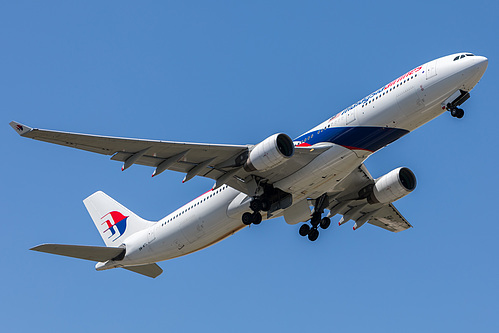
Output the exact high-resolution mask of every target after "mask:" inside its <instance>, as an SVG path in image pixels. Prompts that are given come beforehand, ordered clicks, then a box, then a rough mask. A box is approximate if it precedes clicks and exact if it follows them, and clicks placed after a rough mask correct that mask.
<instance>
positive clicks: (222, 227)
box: [10, 52, 488, 277]
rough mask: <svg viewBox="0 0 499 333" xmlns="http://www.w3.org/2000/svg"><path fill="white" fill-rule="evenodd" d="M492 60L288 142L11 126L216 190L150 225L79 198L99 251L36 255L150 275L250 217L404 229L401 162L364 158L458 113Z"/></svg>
mask: <svg viewBox="0 0 499 333" xmlns="http://www.w3.org/2000/svg"><path fill="white" fill-rule="evenodd" d="M487 64H488V60H487V58H485V57H482V56H475V55H473V54H471V53H467V52H464V53H458V54H453V55H449V56H445V57H442V58H438V59H436V60H433V61H430V62H428V63H426V64H424V65H421V66H418V67H416V68H414V69H413V70H411V71H409V72H408V73H406V74H404V75H402V76H400V77H399V78H397V79H395V80H393V81H392V82H390V83H388V84H387V85H385V86H383V87H381V88H380V89H378V90H376V91H375V92H373V93H372V94H370V95H368V96H366V97H365V98H363V99H361V100H360V101H358V102H357V103H355V104H353V105H352V106H350V107H348V108H346V109H345V110H343V111H341V112H339V113H338V114H336V115H334V116H333V117H331V118H329V119H327V120H326V121H324V122H323V123H321V124H319V125H317V126H316V127H314V128H312V129H311V130H309V131H307V132H306V133H304V134H302V135H300V136H299V137H297V138H296V139H294V140H292V139H291V138H290V137H289V136H288V135H286V134H284V133H277V134H274V135H271V136H269V137H268V138H267V139H265V140H263V141H262V142H260V143H258V144H256V145H220V144H202V143H188V142H172V141H154V140H141V139H128V138H117V137H108V136H97V135H87V134H77V133H68V132H59V131H49V130H42V129H35V128H31V127H29V126H26V125H23V124H20V123H17V122H11V123H10V125H11V126H12V128H14V130H15V131H16V132H18V133H19V134H20V135H21V136H23V137H26V138H32V139H35V140H40V141H46V142H50V143H55V144H59V145H63V146H69V147H73V148H77V149H82V150H87V151H91V152H94V153H99V154H104V155H110V156H112V157H111V159H112V160H115V161H121V162H123V167H122V170H125V169H127V168H129V167H130V166H132V165H133V164H140V165H146V166H150V167H153V168H155V169H154V172H153V176H157V175H159V174H160V173H162V172H163V171H165V170H173V171H178V172H183V173H185V174H186V175H185V178H184V180H183V181H184V182H185V181H188V180H190V179H192V178H193V177H195V176H201V177H208V178H211V179H213V180H214V181H215V184H214V186H213V188H212V189H211V190H210V191H208V192H206V193H205V194H203V195H201V196H199V197H198V198H196V199H194V200H192V201H191V202H189V203H187V204H186V205H184V206H182V207H180V208H179V209H177V210H176V211H174V212H173V213H171V214H169V215H168V216H166V217H165V218H163V219H161V220H159V221H157V222H151V221H146V220H144V219H142V218H140V217H139V216H137V215H136V214H134V213H133V212H132V211H130V210H129V209H127V208H125V207H124V206H122V205H121V204H119V203H118V202H116V201H115V200H113V199H112V198H110V197H109V196H107V195H106V194H104V193H103V192H100V191H99V192H96V193H94V194H92V195H91V196H89V197H88V198H86V199H85V200H84V201H83V202H84V204H85V206H86V208H87V210H88V212H89V213H90V216H91V217H92V220H93V221H94V223H95V226H96V227H97V230H98V231H99V233H100V235H101V236H102V239H103V240H104V242H105V244H106V246H105V247H104V246H79V245H63V244H43V245H39V246H36V247H34V248H33V249H32V250H35V251H41V252H47V253H53V254H58V255H64V256H69V257H75V258H81V259H87V260H92V261H96V262H97V264H96V269H97V270H106V269H111V268H117V267H121V268H125V269H127V270H130V271H134V272H137V273H140V274H143V275H146V276H150V277H156V276H158V275H159V274H161V273H162V269H161V268H160V267H159V266H158V265H157V264H156V263H157V262H159V261H163V260H168V259H172V258H176V257H180V256H183V255H186V254H189V253H192V252H195V251H198V250H201V249H203V248H206V247H208V246H210V245H213V244H215V243H217V242H219V241H221V240H223V239H224V238H226V237H228V236H230V235H233V234H234V233H235V232H237V231H239V230H241V229H242V228H244V227H245V226H248V225H250V224H259V223H260V222H262V220H269V219H272V218H276V217H280V216H283V217H284V220H285V221H286V222H287V223H288V224H291V225H294V224H298V223H302V224H301V226H300V228H299V233H300V235H302V236H304V237H307V238H308V239H309V240H310V241H315V240H317V238H318V236H319V230H320V229H323V230H324V229H327V228H328V227H329V225H330V223H331V220H330V218H331V217H332V216H334V215H336V214H340V215H342V217H341V219H340V221H339V224H340V225H342V224H344V223H346V222H348V221H350V220H353V221H354V227H353V229H354V230H355V229H358V228H360V227H362V226H363V225H364V224H366V223H369V224H371V225H375V226H378V227H381V228H383V229H386V230H389V231H392V232H399V231H402V230H406V229H408V228H410V227H411V225H410V224H409V222H407V220H406V219H405V218H404V217H403V216H402V214H400V213H399V211H398V210H397V209H396V208H395V207H394V206H393V202H394V201H396V200H398V199H400V198H402V197H404V196H406V195H407V194H409V193H410V192H412V191H413V190H414V188H415V187H416V178H415V176H414V174H413V172H412V171H411V170H410V169H408V168H406V167H399V168H396V169H394V170H392V171H391V172H388V173H387V174H385V175H384V176H381V177H379V178H377V179H374V178H373V177H372V176H371V175H370V174H369V172H368V171H367V169H366V168H365V166H364V164H363V163H364V161H365V160H366V159H367V158H368V157H369V156H370V155H371V154H373V153H374V152H376V151H378V150H380V149H381V148H383V147H385V146H387V145H388V144H390V143H392V142H394V141H395V140H397V139H399V138H401V137H403V136H404V135H406V134H408V133H409V132H411V131H413V130H415V129H416V128H418V127H420V126H421V125H423V124H425V123H427V122H428V121H430V120H432V119H433V118H435V117H437V116H439V115H441V114H443V113H445V112H447V111H448V112H449V113H450V114H451V115H452V116H453V117H456V118H462V117H463V115H464V111H463V110H462V109H461V108H460V106H461V104H462V103H464V102H465V101H466V100H467V99H468V98H469V97H470V94H469V92H470V91H471V90H472V89H473V88H474V87H475V85H476V84H477V83H478V81H479V80H480V79H481V77H482V75H483V74H484V72H485V70H486V68H487Z"/></svg>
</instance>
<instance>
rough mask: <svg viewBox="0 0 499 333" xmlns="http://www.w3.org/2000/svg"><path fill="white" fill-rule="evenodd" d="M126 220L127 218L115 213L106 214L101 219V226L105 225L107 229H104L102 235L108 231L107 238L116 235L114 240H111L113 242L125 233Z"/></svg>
mask: <svg viewBox="0 0 499 333" xmlns="http://www.w3.org/2000/svg"><path fill="white" fill-rule="evenodd" d="M127 219H128V216H124V215H123V214H121V213H120V212H117V211H113V212H109V213H107V214H106V215H104V216H103V217H102V218H101V220H104V222H102V223H101V225H104V224H105V225H106V226H107V229H105V230H104V231H103V232H102V233H103V234H105V233H106V232H108V231H110V232H111V234H110V235H109V237H108V238H111V237H113V236H115V235H116V234H117V236H116V238H114V239H113V242H114V241H115V240H117V239H118V238H120V237H121V235H123V234H124V233H125V230H126V220H127Z"/></svg>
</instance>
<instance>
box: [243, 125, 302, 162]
mask: <svg viewBox="0 0 499 333" xmlns="http://www.w3.org/2000/svg"><path fill="white" fill-rule="evenodd" d="M294 152H295V146H294V144H293V140H291V138H290V137H289V136H287V135H286V134H283V133H277V134H274V135H272V136H270V137H268V138H267V139H265V140H263V141H262V142H260V143H259V144H257V145H256V146H254V147H253V149H252V150H251V151H250V152H249V155H248V159H247V160H246V162H245V163H244V169H245V170H246V171H248V172H251V171H255V170H258V171H267V170H270V169H272V168H275V167H276V166H278V165H280V164H282V163H283V162H284V161H286V160H287V159H288V158H290V157H291V156H293V154H294Z"/></svg>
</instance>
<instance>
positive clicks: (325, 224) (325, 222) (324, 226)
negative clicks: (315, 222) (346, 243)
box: [320, 217, 331, 229]
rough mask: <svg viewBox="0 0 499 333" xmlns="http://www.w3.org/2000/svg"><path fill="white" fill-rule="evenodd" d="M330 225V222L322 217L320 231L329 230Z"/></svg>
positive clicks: (327, 218)
mask: <svg viewBox="0 0 499 333" xmlns="http://www.w3.org/2000/svg"><path fill="white" fill-rule="evenodd" d="M330 224H331V220H330V219H329V217H323V218H322V220H321V223H320V226H321V228H322V229H327V228H329V225H330Z"/></svg>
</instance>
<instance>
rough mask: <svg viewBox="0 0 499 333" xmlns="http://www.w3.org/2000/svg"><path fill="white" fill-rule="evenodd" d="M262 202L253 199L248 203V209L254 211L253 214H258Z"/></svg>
mask: <svg viewBox="0 0 499 333" xmlns="http://www.w3.org/2000/svg"><path fill="white" fill-rule="evenodd" d="M262 206H263V205H262V200H260V199H253V200H252V201H251V202H250V208H251V210H253V211H255V212H259V211H261V210H262Z"/></svg>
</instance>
